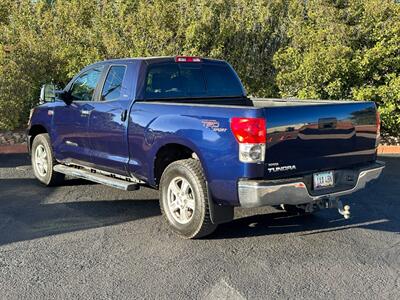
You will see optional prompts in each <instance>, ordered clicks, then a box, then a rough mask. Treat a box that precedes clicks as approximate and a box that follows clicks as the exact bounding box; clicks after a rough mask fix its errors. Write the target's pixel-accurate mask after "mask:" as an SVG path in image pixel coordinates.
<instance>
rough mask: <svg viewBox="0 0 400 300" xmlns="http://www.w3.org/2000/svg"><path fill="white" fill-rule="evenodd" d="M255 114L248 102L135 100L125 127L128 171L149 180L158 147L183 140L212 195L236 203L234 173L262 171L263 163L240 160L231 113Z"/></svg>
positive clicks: (243, 173)
mask: <svg viewBox="0 0 400 300" xmlns="http://www.w3.org/2000/svg"><path fill="white" fill-rule="evenodd" d="M259 114H260V110H257V109H253V108H249V107H235V106H218V105H207V106H206V105H192V104H173V103H155V102H136V103H134V104H133V106H132V109H131V112H130V122H129V128H128V143H129V152H130V158H131V159H130V162H129V171H130V172H132V173H134V174H135V175H136V176H139V177H141V178H142V179H145V180H147V181H148V182H149V183H150V184H151V185H154V184H155V182H154V160H155V157H156V155H157V152H158V150H159V149H160V148H161V147H163V146H164V145H167V144H174V143H176V144H181V145H185V146H187V147H189V148H190V149H192V150H193V151H194V152H195V153H196V154H197V156H198V157H199V159H200V161H201V163H202V166H203V169H204V172H205V175H206V178H207V182H208V185H209V188H210V190H211V193H212V196H213V200H214V201H215V202H216V203H220V204H228V203H229V204H230V205H237V204H238V196H237V180H238V178H239V177H247V176H248V177H252V176H254V174H255V173H260V172H261V174H262V172H263V170H264V167H263V165H254V164H253V165H250V164H247V165H246V164H243V163H240V161H239V160H238V144H237V142H236V140H235V138H234V136H233V135H232V133H231V130H230V118H231V117H234V116H244V117H257V116H258V115H259Z"/></svg>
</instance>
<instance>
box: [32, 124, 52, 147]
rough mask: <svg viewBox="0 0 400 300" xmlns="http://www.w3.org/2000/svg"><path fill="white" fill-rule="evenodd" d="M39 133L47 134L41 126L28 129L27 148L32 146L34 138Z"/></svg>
mask: <svg viewBox="0 0 400 300" xmlns="http://www.w3.org/2000/svg"><path fill="white" fill-rule="evenodd" d="M41 133H47V130H46V128H44V127H43V126H42V125H33V126H32V127H31V129H29V132H28V136H29V146H30V147H31V146H32V142H33V140H34V139H35V136H37V135H38V134H41Z"/></svg>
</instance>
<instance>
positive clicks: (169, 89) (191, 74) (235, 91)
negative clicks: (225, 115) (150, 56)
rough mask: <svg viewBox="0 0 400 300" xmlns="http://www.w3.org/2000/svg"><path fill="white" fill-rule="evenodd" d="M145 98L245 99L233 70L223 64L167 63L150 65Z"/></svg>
mask: <svg viewBox="0 0 400 300" xmlns="http://www.w3.org/2000/svg"><path fill="white" fill-rule="evenodd" d="M145 91H146V93H145V98H146V99H164V98H211V97H243V96H244V95H243V90H242V84H241V83H240V81H239V78H238V77H237V76H236V74H235V73H234V71H233V70H232V69H231V68H230V67H229V66H228V65H227V64H221V63H218V64H216V63H165V64H155V65H151V66H150V67H149V69H148V73H147V77H146V89H145Z"/></svg>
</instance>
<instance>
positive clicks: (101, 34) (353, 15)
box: [0, 0, 400, 132]
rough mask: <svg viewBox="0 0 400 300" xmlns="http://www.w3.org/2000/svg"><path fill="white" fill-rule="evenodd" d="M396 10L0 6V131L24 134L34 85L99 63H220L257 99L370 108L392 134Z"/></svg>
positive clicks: (336, 2)
mask: <svg viewBox="0 0 400 300" xmlns="http://www.w3.org/2000/svg"><path fill="white" fill-rule="evenodd" d="M399 7H400V6H399V5H398V4H395V2H394V1H392V0H354V1H347V0H308V1H299V0H270V1H265V0H170V1H165V0H152V1H150V0H137V1H131V0H118V1H86V0H71V1H61V0H53V1H51V0H48V1H44V0H36V1H30V0H24V1H13V0H2V1H1V3H0V129H13V128H18V127H21V126H24V124H25V122H26V119H27V115H28V113H29V109H30V108H31V107H33V106H34V105H36V104H37V102H38V95H39V88H40V86H41V85H42V84H43V83H46V82H51V81H53V82H56V83H61V84H65V83H67V82H68V80H69V79H70V78H71V77H72V76H73V75H74V74H76V72H78V71H79V70H80V69H81V68H82V67H84V66H86V65H88V64H90V63H92V62H95V61H98V60H103V59H108V58H116V57H138V56H159V55H179V54H181V55H198V56H207V57H215V58H223V59H226V60H228V61H229V62H230V63H231V64H232V65H233V67H234V68H235V69H236V70H237V71H238V73H239V76H240V77H241V79H242V81H243V83H244V85H245V87H246V89H247V91H248V93H249V94H251V95H255V96H262V97H276V96H279V95H280V96H290V97H300V98H308V97H311V98H327V99H343V98H355V99H359V100H364V99H371V100H374V101H376V102H377V103H378V105H379V109H380V111H381V113H382V120H383V126H384V128H385V129H386V130H389V131H391V132H395V131H398V129H399V115H400V111H399V100H398V99H399V70H400V65H399V60H400V55H399V54H400V53H399V46H398V45H399V44H400V40H399V35H400V32H399V30H400V25H399V24H400V21H399V18H400V12H399Z"/></svg>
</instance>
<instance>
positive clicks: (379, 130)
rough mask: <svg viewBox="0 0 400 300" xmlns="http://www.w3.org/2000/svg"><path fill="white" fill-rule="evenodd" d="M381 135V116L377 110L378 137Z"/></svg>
mask: <svg viewBox="0 0 400 300" xmlns="http://www.w3.org/2000/svg"><path fill="white" fill-rule="evenodd" d="M380 134H381V114H380V113H379V111H378V110H376V135H377V136H380Z"/></svg>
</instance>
